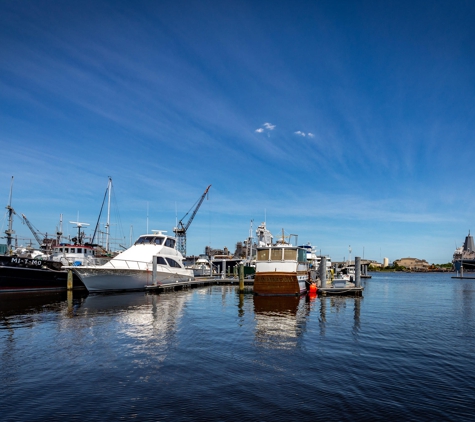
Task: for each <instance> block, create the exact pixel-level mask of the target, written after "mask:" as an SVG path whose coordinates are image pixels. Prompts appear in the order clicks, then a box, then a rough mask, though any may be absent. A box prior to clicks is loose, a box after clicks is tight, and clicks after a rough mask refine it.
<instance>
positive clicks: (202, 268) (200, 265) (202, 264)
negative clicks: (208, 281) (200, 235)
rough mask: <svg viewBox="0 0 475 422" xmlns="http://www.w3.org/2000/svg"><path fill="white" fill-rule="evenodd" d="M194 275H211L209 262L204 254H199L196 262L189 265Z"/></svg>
mask: <svg viewBox="0 0 475 422" xmlns="http://www.w3.org/2000/svg"><path fill="white" fill-rule="evenodd" d="M190 268H191V269H192V270H193V274H194V276H195V277H202V276H211V275H213V271H211V263H210V261H209V259H208V257H207V256H206V255H200V256H199V258H198V259H197V260H196V262H195V263H194V264H193V265H192V266H191V267H190Z"/></svg>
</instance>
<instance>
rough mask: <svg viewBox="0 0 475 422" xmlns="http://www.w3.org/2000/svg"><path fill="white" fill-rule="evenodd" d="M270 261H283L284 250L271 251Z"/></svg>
mask: <svg viewBox="0 0 475 422" xmlns="http://www.w3.org/2000/svg"><path fill="white" fill-rule="evenodd" d="M270 259H271V261H282V249H271V250H270Z"/></svg>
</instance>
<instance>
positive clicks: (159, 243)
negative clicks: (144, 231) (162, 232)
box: [154, 237, 165, 245]
mask: <svg viewBox="0 0 475 422" xmlns="http://www.w3.org/2000/svg"><path fill="white" fill-rule="evenodd" d="M163 239H165V238H164V237H156V238H155V242H154V243H155V244H156V245H161V244H162V243H163Z"/></svg>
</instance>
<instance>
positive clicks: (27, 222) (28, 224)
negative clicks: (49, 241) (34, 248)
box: [21, 214, 43, 247]
mask: <svg viewBox="0 0 475 422" xmlns="http://www.w3.org/2000/svg"><path fill="white" fill-rule="evenodd" d="M21 216H22V217H23V220H25V223H26V225H27V226H28V228H29V229H30V231H31V233H32V234H33V236H34V237H35V239H36V241H37V242H38V245H39V246H40V247H41V244H42V243H43V242H42V240H41V238H40V237H39V236H38V233H37V230H35V229H34V228H33V226H32V225H31V223H30V221H29V220H28V218H26V215H25V214H22V215H21Z"/></svg>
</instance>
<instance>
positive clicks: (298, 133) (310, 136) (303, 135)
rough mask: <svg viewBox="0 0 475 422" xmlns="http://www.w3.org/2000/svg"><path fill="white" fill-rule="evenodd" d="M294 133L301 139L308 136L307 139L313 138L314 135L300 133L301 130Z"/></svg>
mask: <svg viewBox="0 0 475 422" xmlns="http://www.w3.org/2000/svg"><path fill="white" fill-rule="evenodd" d="M294 133H295V134H296V135H299V136H302V137H305V136H308V137H309V138H315V135H314V134H313V133H312V132H308V133H305V132H302V131H301V130H297V131H296V132H294Z"/></svg>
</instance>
